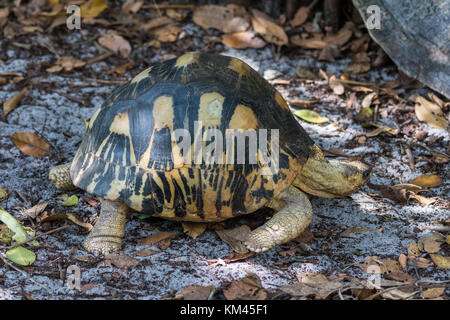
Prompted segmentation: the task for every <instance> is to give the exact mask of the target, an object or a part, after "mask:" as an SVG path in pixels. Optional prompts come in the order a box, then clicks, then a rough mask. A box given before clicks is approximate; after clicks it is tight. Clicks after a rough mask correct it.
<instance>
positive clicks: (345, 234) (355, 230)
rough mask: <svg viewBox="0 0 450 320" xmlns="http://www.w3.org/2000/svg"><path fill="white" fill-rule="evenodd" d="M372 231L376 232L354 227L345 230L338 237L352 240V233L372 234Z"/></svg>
mask: <svg viewBox="0 0 450 320" xmlns="http://www.w3.org/2000/svg"><path fill="white" fill-rule="evenodd" d="M374 231H376V230H369V229H366V228H363V227H357V226H354V227H350V228H348V229H347V230H345V231H343V232H341V233H340V236H341V237H344V238H352V236H351V234H352V233H367V232H374Z"/></svg>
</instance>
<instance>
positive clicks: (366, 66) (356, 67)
mask: <svg viewBox="0 0 450 320" xmlns="http://www.w3.org/2000/svg"><path fill="white" fill-rule="evenodd" d="M369 70H370V63H368V62H357V63H350V64H349V65H348V66H347V68H346V69H345V71H347V72H350V73H353V74H359V73H365V72H367V71H369Z"/></svg>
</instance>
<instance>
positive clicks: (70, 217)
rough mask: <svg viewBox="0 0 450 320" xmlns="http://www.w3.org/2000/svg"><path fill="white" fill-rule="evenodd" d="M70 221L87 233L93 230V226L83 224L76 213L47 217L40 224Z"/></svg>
mask: <svg viewBox="0 0 450 320" xmlns="http://www.w3.org/2000/svg"><path fill="white" fill-rule="evenodd" d="M66 219H67V220H69V221H71V222H73V223H74V224H76V225H77V226H80V227H82V228H84V229H86V231H87V232H90V231H91V230H92V228H93V226H92V224H90V223H87V222H83V221H81V220H80V219H78V217H77V216H76V215H75V214H74V213H56V214H53V215H51V216H48V217H45V218H44V219H42V220H41V221H40V222H42V223H43V222H50V221H56V220H66Z"/></svg>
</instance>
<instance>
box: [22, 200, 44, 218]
mask: <svg viewBox="0 0 450 320" xmlns="http://www.w3.org/2000/svg"><path fill="white" fill-rule="evenodd" d="M47 205H48V202H44V201H39V203H38V204H36V205H35V206H33V207H31V208H30V209H26V210H24V212H25V214H26V215H27V216H29V217H31V218H33V219H36V217H37V216H38V215H40V214H41V213H42V212H43V211H44V210H45V208H46V207H47Z"/></svg>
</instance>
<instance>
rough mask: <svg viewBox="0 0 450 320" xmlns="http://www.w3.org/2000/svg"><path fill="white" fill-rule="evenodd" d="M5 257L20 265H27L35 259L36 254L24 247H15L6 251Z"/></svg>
mask: <svg viewBox="0 0 450 320" xmlns="http://www.w3.org/2000/svg"><path fill="white" fill-rule="evenodd" d="M6 257H7V258H8V259H9V260H11V261H12V262H14V263H17V264H20V265H21V266H29V265H30V264H32V263H33V262H34V261H35V260H36V255H35V254H34V252H33V251H30V250H28V249H26V248H24V247H17V248H14V249H11V250H8V251H6Z"/></svg>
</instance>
